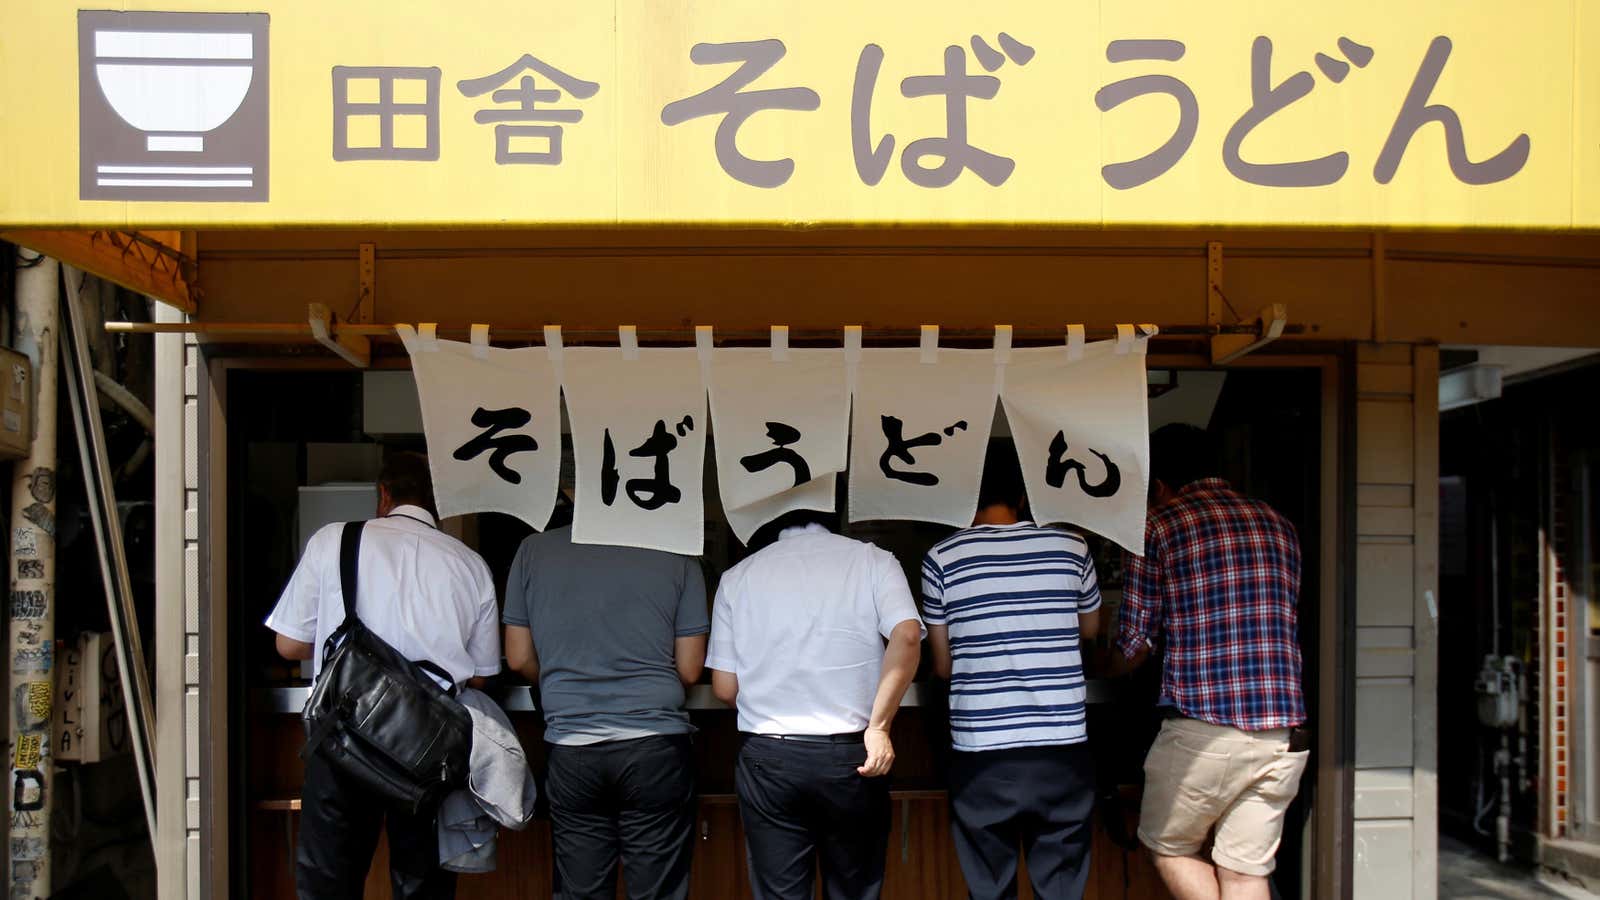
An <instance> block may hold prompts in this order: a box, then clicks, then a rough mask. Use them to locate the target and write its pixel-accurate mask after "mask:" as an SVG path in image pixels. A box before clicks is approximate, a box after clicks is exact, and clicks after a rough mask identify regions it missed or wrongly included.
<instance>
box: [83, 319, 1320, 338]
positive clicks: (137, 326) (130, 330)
mask: <svg viewBox="0 0 1600 900" xmlns="http://www.w3.org/2000/svg"><path fill="white" fill-rule="evenodd" d="M105 327H106V331H108V332H111V333H113V334H174V333H176V334H203V335H212V336H216V337H280V336H281V337H297V336H304V337H311V336H312V330H311V325H310V324H309V323H304V322H107V323H105ZM1066 327H1067V326H1066V323H1062V324H1061V325H1059V326H1056V327H1053V328H1017V329H1015V330H1014V332H1013V334H1014V337H1015V338H1016V339H1017V340H1027V341H1057V340H1060V339H1061V338H1062V336H1063V335H1064V334H1065V333H1066ZM1159 329H1160V333H1159V335H1158V338H1159V337H1174V336H1176V337H1210V336H1213V335H1219V334H1258V333H1260V331H1261V323H1260V322H1259V321H1248V322H1240V323H1237V324H1232V325H1161V326H1159ZM331 330H332V331H333V333H335V334H345V335H362V336H365V337H374V338H393V339H395V340H399V337H398V336H397V335H396V334H395V330H394V326H393V325H377V324H354V323H343V324H336V325H334V326H333V327H332V329H331ZM1305 330H1306V329H1305V326H1304V325H1299V324H1291V325H1286V326H1284V329H1283V333H1284V334H1304V333H1305ZM470 331H471V327H470V326H467V325H440V326H439V327H438V334H439V335H440V336H441V337H443V336H446V335H459V336H461V337H466V336H467V335H468V334H469V333H470ZM842 333H843V327H842V326H841V327H839V328H795V329H791V330H790V332H789V337H790V340H794V341H837V340H839V339H840V336H841V334H842ZM490 334H491V335H492V337H494V338H496V339H500V340H519V341H520V340H527V339H530V338H536V339H538V342H543V340H544V328H543V327H542V326H541V327H537V328H495V327H491V328H490ZM561 334H562V337H563V338H564V339H565V340H566V341H567V342H568V343H597V344H612V343H615V342H616V340H617V329H616V328H615V327H611V328H588V327H584V328H562V329H561ZM638 334H639V337H640V338H641V339H649V340H653V341H660V342H663V343H683V344H692V343H693V342H694V329H693V328H641V329H639V332H638ZM715 334H716V338H717V340H718V341H719V342H721V341H767V340H769V339H770V338H771V332H770V331H769V330H768V329H764V328H763V329H753V328H735V329H721V328H719V329H717V330H716V332H715ZM919 334H920V332H919V329H918V327H917V326H910V327H904V328H863V329H862V336H863V337H865V338H871V339H877V340H889V339H900V340H913V341H914V340H916V339H917V337H918V336H919ZM1084 334H1085V337H1086V338H1089V339H1109V338H1114V337H1116V336H1117V329H1116V326H1114V325H1108V326H1094V327H1085V329H1084ZM993 337H994V326H989V327H986V328H944V329H941V330H940V339H941V340H974V341H977V340H989V339H992V338H993Z"/></svg>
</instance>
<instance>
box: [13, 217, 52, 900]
mask: <svg viewBox="0 0 1600 900" xmlns="http://www.w3.org/2000/svg"><path fill="white" fill-rule="evenodd" d="M6 264H7V265H15V266H17V267H18V271H17V303H16V313H15V319H14V325H15V331H16V333H15V336H14V341H13V344H12V346H13V347H15V348H16V349H17V350H18V351H19V352H21V353H23V354H24V355H26V356H27V357H28V360H29V362H31V363H32V364H33V384H34V385H35V392H34V396H33V421H34V426H33V445H32V448H31V450H30V451H29V454H28V456H27V458H25V459H19V460H17V461H16V462H15V463H14V464H13V466H12V480H11V534H10V537H11V554H10V560H9V562H10V571H9V573H8V574H9V576H10V581H11V629H10V638H11V696H10V697H9V698H7V699H10V700H12V702H11V703H10V704H9V706H10V708H11V731H10V738H11V742H10V751H11V752H10V753H9V754H8V761H9V763H10V766H11V840H10V841H9V848H10V871H9V875H10V891H9V894H10V896H11V897H12V898H16V900H26V898H44V897H49V896H50V893H51V884H50V786H51V781H52V780H53V779H52V777H51V776H52V771H51V770H52V768H53V767H52V765H51V755H52V754H51V748H50V737H51V733H50V729H51V722H52V719H51V710H50V705H51V701H52V700H53V699H54V696H55V678H54V671H53V670H54V668H55V658H54V657H55V639H56V619H55V616H56V598H55V594H56V382H57V378H58V370H57V365H58V363H57V359H58V356H59V354H60V346H61V343H60V328H59V323H60V315H61V307H60V296H61V289H60V277H61V270H60V266H59V264H58V263H57V262H56V261H55V260H54V259H51V258H49V257H47V256H39V255H37V254H34V253H33V252H32V251H29V250H20V249H19V250H18V251H17V255H16V257H15V259H8V260H6Z"/></svg>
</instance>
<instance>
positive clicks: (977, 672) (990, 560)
mask: <svg viewBox="0 0 1600 900" xmlns="http://www.w3.org/2000/svg"><path fill="white" fill-rule="evenodd" d="M922 593H923V595H924V596H925V597H926V598H927V599H926V602H925V604H924V606H923V619H924V620H925V621H926V623H927V624H928V625H945V626H948V627H949V629H950V653H951V663H952V665H951V668H952V671H951V676H950V733H951V743H952V744H953V746H954V747H955V749H957V750H1003V749H1007V748H1013V747H1040V746H1050V745H1057V744H1076V743H1079V742H1081V741H1084V740H1086V739H1087V738H1088V731H1087V729H1086V728H1085V718H1086V716H1085V708H1084V699H1085V695H1086V689H1085V687H1084V680H1083V656H1082V654H1081V653H1080V652H1079V649H1078V614H1079V613H1081V612H1082V613H1086V612H1092V611H1094V610H1096V609H1099V608H1100V584H1099V582H1098V581H1097V580H1096V578H1095V574H1094V560H1092V559H1090V557H1089V547H1088V544H1086V543H1085V542H1084V540H1083V538H1082V537H1080V536H1078V535H1077V534H1074V533H1072V532H1068V531H1061V530H1058V529H1054V528H1041V527H1039V526H1038V525H1035V524H1033V523H1032V522H1019V523H1017V524H1015V525H978V526H975V527H972V528H968V529H966V530H964V531H958V532H956V533H955V534H953V535H951V536H950V537H948V538H946V539H944V540H943V541H940V542H939V543H938V544H935V545H934V547H933V549H932V550H929V551H928V555H927V558H925V559H924V560H923V562H922Z"/></svg>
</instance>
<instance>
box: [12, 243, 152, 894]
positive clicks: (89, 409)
mask: <svg viewBox="0 0 1600 900" xmlns="http://www.w3.org/2000/svg"><path fill="white" fill-rule="evenodd" d="M69 271H70V270H69ZM66 307H67V308H66V313H67V314H66V315H65V316H64V317H62V321H61V328H60V333H61V350H62V352H63V353H64V354H65V359H64V360H63V362H64V363H65V364H64V365H63V366H62V371H63V372H64V373H65V375H66V379H67V395H68V397H69V398H70V399H71V401H72V415H73V418H74V419H75V420H76V424H77V432H78V458H79V459H80V460H81V462H82V464H83V477H84V482H85V484H84V487H85V491H84V497H85V500H86V505H87V506H88V508H89V521H90V522H92V523H93V525H94V536H95V542H96V544H97V545H98V548H99V551H100V552H99V557H100V578H101V581H102V583H103V584H104V585H105V592H106V606H107V608H108V609H107V611H108V612H109V613H110V618H111V636H112V640H113V642H114V643H115V644H116V651H117V669H118V670H119V671H120V673H121V675H122V695H123V700H124V701H125V702H126V704H127V707H128V731H129V734H130V736H131V737H132V741H131V742H130V743H132V744H133V761H134V767H135V770H136V771H137V774H138V778H139V792H140V794H141V795H142V797H143V799H144V814H145V822H146V824H147V825H148V826H149V828H150V840H151V842H152V845H153V844H154V841H155V837H156V807H155V800H156V792H155V773H154V770H153V765H154V762H153V760H154V754H153V753H152V750H151V748H152V741H151V735H150V722H151V720H152V718H153V711H154V708H155V707H154V704H153V703H152V702H151V700H150V679H149V675H148V670H147V669H146V668H145V656H144V644H143V642H142V641H141V640H140V636H139V617H138V614H137V612H136V611H135V609H134V605H133V580H132V579H131V578H130V577H129V575H128V558H127V549H126V547H125V545H124V544H123V540H122V522H121V520H120V519H119V518H118V516H117V496H116V490H115V488H114V486H113V484H112V481H111V463H110V461H109V459H108V458H107V453H106V436H105V429H104V427H103V425H102V423H101V420H100V395H99V393H98V392H96V391H95V390H94V387H93V385H94V372H95V369H94V361H93V360H92V359H90V354H89V344H88V342H87V341H86V340H85V338H86V337H87V336H88V331H87V330H86V329H85V328H84V323H83V316H82V312H81V310H80V309H79V306H78V304H76V303H68V304H67V305H66ZM173 712H176V711H175V710H174V711H173ZM38 896H48V894H41V895H38Z"/></svg>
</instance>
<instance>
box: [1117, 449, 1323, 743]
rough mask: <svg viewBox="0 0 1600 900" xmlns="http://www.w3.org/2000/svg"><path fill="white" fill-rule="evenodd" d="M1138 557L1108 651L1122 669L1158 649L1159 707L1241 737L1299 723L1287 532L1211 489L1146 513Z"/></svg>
mask: <svg viewBox="0 0 1600 900" xmlns="http://www.w3.org/2000/svg"><path fill="white" fill-rule="evenodd" d="M1144 546H1145V555H1144V556H1143V557H1136V556H1132V555H1129V557H1128V559H1127V566H1126V578H1125V583H1124V585H1123V591H1122V611H1121V614H1120V616H1119V623H1120V625H1119V629H1118V636H1117V647H1118V649H1119V650H1121V651H1122V653H1123V654H1124V655H1125V656H1127V657H1128V658H1130V659H1131V658H1133V656H1134V655H1135V654H1136V653H1137V652H1138V651H1139V650H1140V649H1142V648H1143V647H1146V646H1150V645H1152V644H1153V643H1154V642H1155V641H1156V640H1157V638H1158V637H1159V638H1165V641H1166V665H1165V667H1164V669H1163V671H1162V675H1161V695H1162V698H1163V700H1164V701H1165V702H1167V703H1170V704H1172V705H1174V706H1176V707H1177V709H1178V712H1179V713H1181V714H1182V715H1184V716H1188V717H1189V718H1192V719H1200V720H1201V721H1205V722H1210V723H1212V724H1214V725H1227V726H1231V727H1233V728H1238V729H1240V730H1243V731H1265V730H1267V729H1270V728H1288V727H1291V726H1294V725H1299V724H1301V723H1302V722H1304V721H1305V719H1306V710H1305V699H1304V697H1303V696H1302V694H1301V689H1300V644H1299V642H1298V640H1297V638H1296V629H1297V620H1296V613H1295V603H1296V600H1297V598H1298V596H1299V593H1300V542H1299V539H1298V538H1296V536H1295V531H1294V526H1293V525H1290V524H1289V522H1288V520H1287V519H1285V518H1284V517H1283V516H1281V515H1279V514H1278V513H1277V512H1276V511H1275V510H1273V509H1272V508H1271V507H1269V506H1267V505H1266V504H1265V503H1260V502H1257V501H1254V500H1249V499H1246V498H1245V497H1243V496H1241V495H1239V494H1238V493H1236V492H1235V491H1234V490H1233V489H1232V488H1231V487H1229V486H1228V483H1227V482H1226V481H1223V480H1222V479H1220V478H1211V479H1206V480H1204V481H1197V482H1195V483H1193V484H1191V485H1189V486H1188V487H1186V488H1184V489H1183V491H1182V492H1181V493H1179V495H1178V497H1177V499H1175V500H1173V501H1171V502H1169V503H1167V504H1165V505H1163V506H1161V507H1158V508H1156V509H1154V510H1152V511H1151V513H1150V519H1149V523H1148V525H1147V527H1146V533H1145V543H1144Z"/></svg>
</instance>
